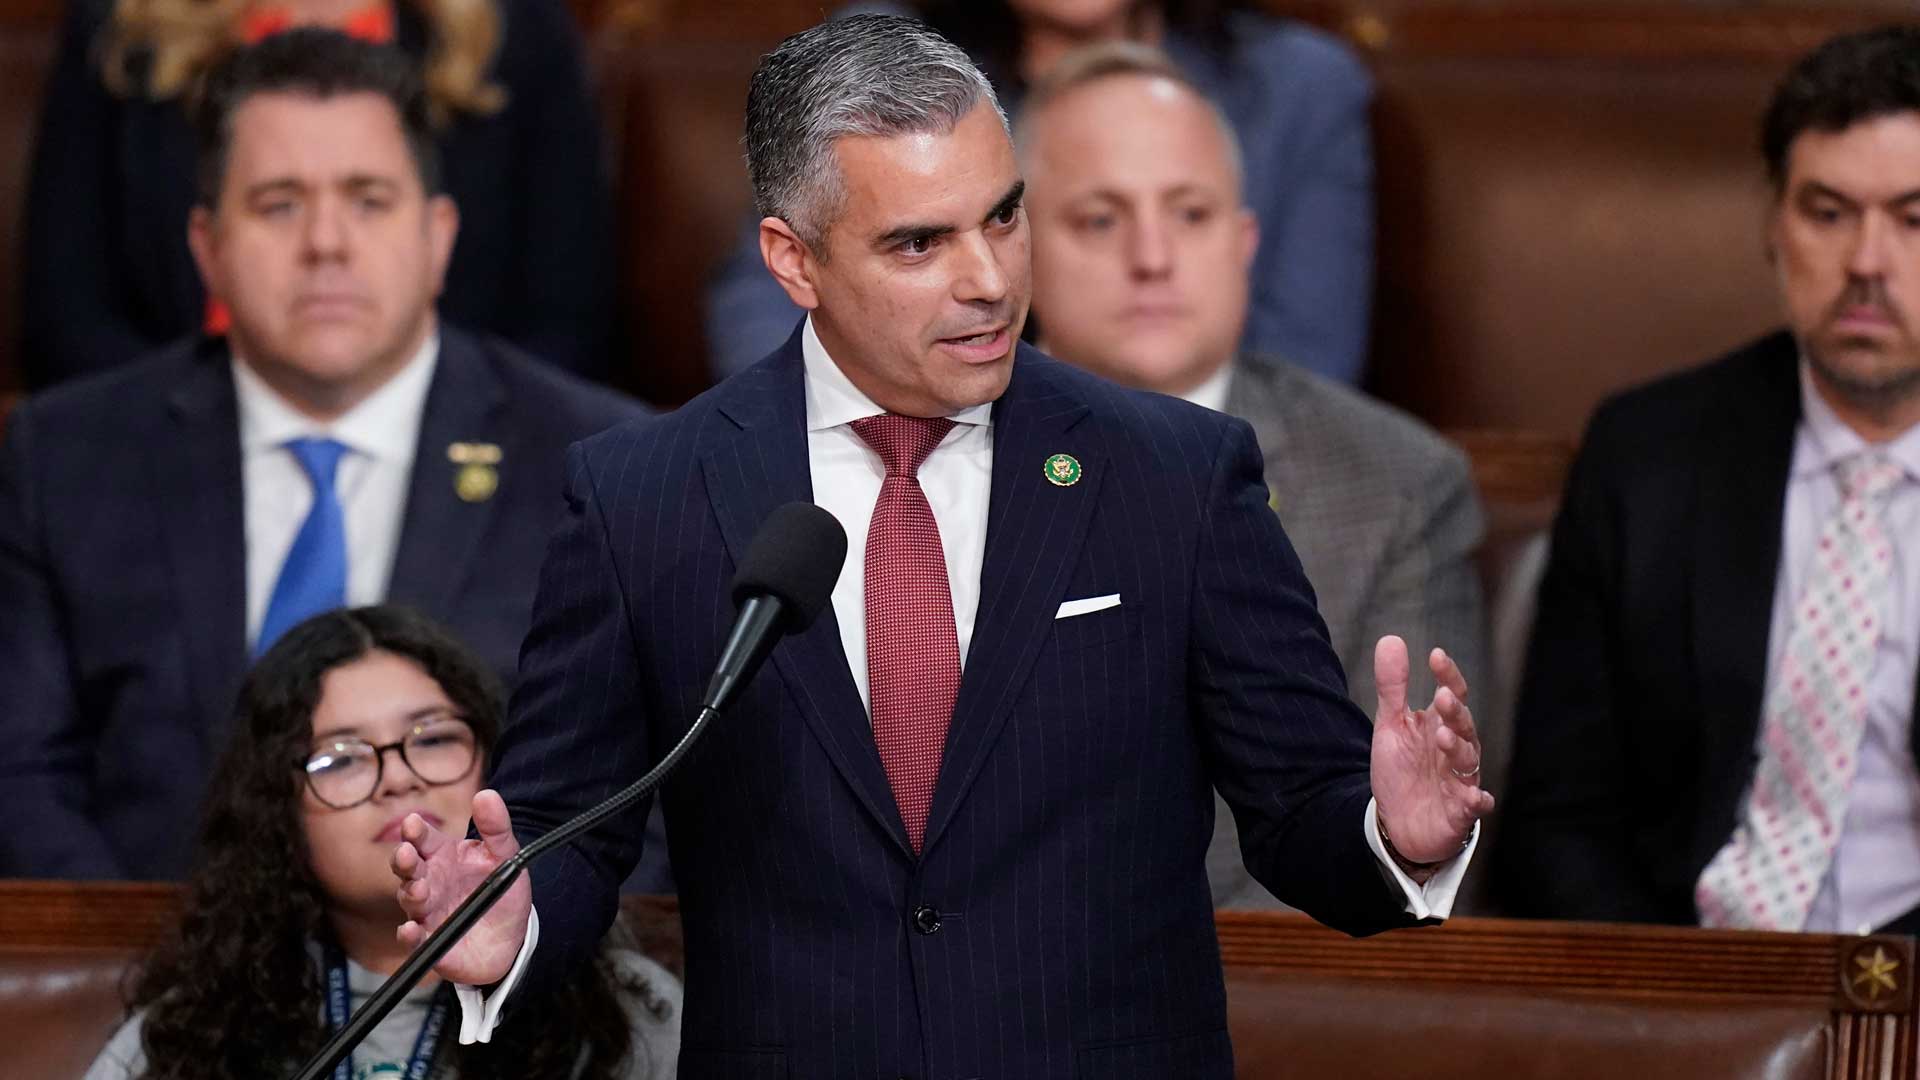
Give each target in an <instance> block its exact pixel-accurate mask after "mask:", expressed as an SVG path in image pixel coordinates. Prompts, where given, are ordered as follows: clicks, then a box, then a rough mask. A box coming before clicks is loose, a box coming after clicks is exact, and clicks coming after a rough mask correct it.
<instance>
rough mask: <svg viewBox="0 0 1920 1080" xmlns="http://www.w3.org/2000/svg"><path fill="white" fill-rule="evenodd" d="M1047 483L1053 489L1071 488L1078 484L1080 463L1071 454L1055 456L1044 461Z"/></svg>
mask: <svg viewBox="0 0 1920 1080" xmlns="http://www.w3.org/2000/svg"><path fill="white" fill-rule="evenodd" d="M1045 467H1046V472H1047V483H1049V484H1052V485H1053V486H1054V487H1072V486H1073V485H1075V484H1077V483H1079V482H1080V461H1079V459H1077V458H1075V457H1074V456H1073V455H1072V454H1055V455H1053V456H1052V457H1049V458H1048V459H1047V460H1046V466H1045Z"/></svg>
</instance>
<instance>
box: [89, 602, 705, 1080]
mask: <svg viewBox="0 0 1920 1080" xmlns="http://www.w3.org/2000/svg"><path fill="white" fill-rule="evenodd" d="M501 700H502V695H501V690H500V687H499V684H498V683H497V681H496V680H495V678H494V676H493V675H492V674H491V673H490V672H489V670H488V669H487V667H486V665H485V664H484V663H482V662H481V661H480V660H478V659H477V658H475V657H474V656H472V655H471V654H470V653H469V652H468V651H467V650H466V649H465V648H464V647H463V646H461V645H460V644H458V643H457V642H455V641H454V640H453V639H452V638H450V637H449V636H448V635H447V634H445V633H444V632H443V631H441V630H440V629H439V628H438V627H436V626H435V625H434V624H432V623H431V622H429V621H428V620H426V619H425V618H423V617H421V616H419V615H416V614H413V613H412V612H409V611H406V610H404V609H400V608H394V607H367V608H357V609H353V610H340V611H334V612H330V613H328V614H325V615H320V616H316V617H314V618H312V619H309V620H307V621H306V622H304V623H301V624H300V625H298V626H296V627H294V628H293V629H291V630H289V631H288V632H287V633H286V634H285V635H284V636H283V637H281V638H280V640H279V641H277V642H276V643H275V644H274V645H273V647H272V648H271V649H269V650H268V651H267V652H266V654H265V655H263V656H262V657H261V658H260V660H259V662H258V663H256V664H255V665H254V668H253V670H252V672H251V673H249V675H248V677H247V680H246V683H245V685H244V686H243V687H242V689H241V694H240V703H239V708H238V710H237V714H236V717H235V723H234V730H233V733H232V742H231V743H230V744H229V745H228V747H227V750H226V753H225V754H224V756H223V757H222V758H221V760H220V763H219V765H218V766H217V767H216V769H215V773H214V778H213V782H212V785H211V787H210V789H209V791H208V796H207V798H208V802H207V805H206V810H205V819H204V823H203V829H202V834H201V840H200V848H199V853H198V856H197V858H196V860H195V863H194V868H193V872H192V876H191V878H190V880H189V882H188V884H187V889H186V896H185V903H184V910H183V911H182V913H181V917H180V920H179V923H178V926H177V928H176V929H175V931H174V932H173V933H172V935H171V936H170V937H169V938H168V939H167V940H166V941H165V942H164V943H163V944H162V945H161V946H160V947H159V948H158V949H157V950H156V951H155V952H154V953H153V955H152V956H151V957H150V958H149V959H148V960H147V962H146V963H145V964H144V965H143V966H142V967H141V968H140V970H139V971H138V973H137V978H136V979H135V981H134V983H133V989H132V995H131V1006H132V1008H133V1010H134V1014H133V1016H132V1018H131V1019H129V1020H128V1021H127V1023H126V1024H125V1025H123V1026H122V1027H121V1029H120V1030H119V1032H117V1033H116V1034H115V1035H114V1037H113V1040H112V1041H111V1042H110V1043H109V1044H108V1046H107V1047H106V1049H105V1050H103V1051H102V1052H101V1054H100V1056H99V1058H98V1059H96V1060H95V1062H94V1064H93V1067H92V1068H91V1069H90V1070H89V1071H88V1073H87V1080H132V1078H141V1080H174V1078H179V1080H185V1078H188V1077H192V1078H196V1080H199V1078H231V1080H240V1078H242V1077H245V1078H248V1080H257V1078H258V1077H261V1076H272V1075H282V1074H286V1073H290V1072H292V1071H293V1069H294V1068H295V1067H297V1066H298V1065H299V1063H300V1062H301V1061H302V1060H303V1059H305V1058H306V1057H308V1056H309V1055H310V1054H311V1053H312V1052H313V1051H315V1050H317V1049H318V1048H319V1047H320V1045H321V1043H322V1042H324V1041H325V1040H326V1038H327V1036H328V1035H329V1034H330V1032H331V1031H332V1030H333V1029H334V1028H335V1027H337V1026H339V1025H340V1024H342V1023H344V1021H345V1018H346V1016H347V1014H349V1013H350V1012H351V1010H352V1009H353V1008H355V1007H357V1006H358V1005H359V1004H360V1002H361V1001H363V1000H364V999H365V998H366V997H367V996H368V995H370V994H371V993H372V992H373V991H374V990H375V989H376V988H377V987H378V986H379V985H380V982H381V980H382V979H384V978H385V976H386V975H387V974H388V973H390V972H391V971H393V970H394V969H395V968H397V967H399V966H400V964H401V962H402V961H403V960H404V959H405V958H406V955H407V950H406V949H405V948H404V947H402V946H401V945H399V944H398V942H396V940H395V938H394V930H395V928H396V927H398V926H399V925H400V923H401V922H403V921H405V920H404V916H403V915H402V914H401V912H400V906H399V903H398V901H397V900H396V898H395V890H396V889H397V887H398V883H397V882H396V880H395V879H394V876H393V874H392V872H391V871H390V870H389V869H388V860H389V859H390V858H391V856H392V854H393V849H394V846H395V843H396V842H397V837H398V836H399V831H400V823H401V821H403V820H404V819H405V818H406V816H407V815H408V814H410V813H418V814H420V815H422V816H423V817H425V818H427V819H428V820H429V821H432V822H433V823H434V824H435V826H436V827H438V828H441V829H444V830H447V831H450V832H453V833H455V834H459V833H464V832H465V831H466V828H467V813H468V809H467V808H468V807H469V806H470V805H471V804H472V801H473V796H474V793H475V792H476V791H478V790H480V788H481V786H482V780H483V778H484V774H485V772H486V767H487V760H486V759H487V752H488V750H489V749H490V748H491V747H492V746H493V745H494V743H495V741H496V739H497V737H498V735H499V730H500V722H501V712H502V705H501ZM618 932H619V931H617V930H616V933H618ZM520 1008H521V1009H523V1010H524V1011H516V1012H515V1014H514V1015H512V1016H511V1017H510V1018H509V1019H508V1020H506V1021H505V1022H503V1024H502V1026H501V1027H500V1029H499V1030H498V1031H497V1032H496V1033H495V1034H494V1036H493V1039H492V1041H491V1042H489V1043H477V1044H473V1045H469V1046H460V1045H457V1043H458V1040H457V1037H456V1036H457V1035H458V1031H459V1021H460V1011H459V1007H458V1005H457V1004H456V1003H455V1002H454V1001H453V993H452V987H450V986H446V985H444V984H437V983H435V982H434V981H433V977H432V976H429V981H428V982H427V983H426V984H424V985H423V986H421V987H420V988H419V989H417V990H415V991H414V992H413V993H412V994H410V995H409V996H408V997H407V998H406V999H405V1001H403V1002H402V1003H401V1005H400V1006H399V1007H397V1008H396V1009H394V1011H393V1012H392V1013H390V1014H389V1015H388V1016H387V1018H386V1019H385V1020H384V1021H382V1023H381V1024H380V1026H379V1027H377V1028H375V1029H374V1032H373V1034H372V1036H371V1037H370V1038H368V1040H367V1041H366V1042H365V1043H363V1044H362V1045H361V1046H360V1047H359V1048H358V1049H357V1050H355V1052H354V1054H353V1056H352V1058H351V1059H350V1062H349V1064H347V1065H345V1066H343V1069H342V1071H340V1072H338V1073H336V1076H337V1077H339V1078H341V1080H379V1078H382V1077H402V1076H406V1077H410V1078H411V1077H416V1076H421V1077H433V1078H436V1080H452V1078H454V1077H458V1078H459V1080H478V1078H483V1077H503V1078H504V1077H516V1078H517V1077H541V1078H546V1077H567V1078H575V1080H587V1078H593V1080H603V1078H604V1080H616V1078H636V1080H637V1078H642V1077H669V1076H672V1075H673V1072H674V1062H675V1059H676V1058H677V1056H678V1053H679V1027H680V985H679V983H678V982H677V981H676V980H675V979H674V977H673V976H672V975H670V974H668V973H667V972H666V971H665V970H664V969H663V968H661V967H660V966H659V965H657V964H655V963H653V962H652V961H650V960H648V959H646V958H645V957H644V956H642V955H640V953H639V952H638V951H636V950H633V949H630V948H618V947H615V946H613V945H612V944H611V943H610V944H609V946H608V947H607V949H606V950H605V951H603V953H602V955H601V957H600V960H599V962H598V963H597V964H596V965H594V966H593V967H590V968H587V969H584V970H582V971H580V972H578V973H577V974H576V975H575V977H574V978H573V979H572V981H570V982H569V983H568V984H567V985H566V986H565V987H564V988H563V989H562V990H561V991H560V992H559V993H558V994H556V995H553V996H551V997H549V998H547V999H546V1000H538V1001H529V1002H526V1003H524V1005H523V1006H521V1007H520Z"/></svg>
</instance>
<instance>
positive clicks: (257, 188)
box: [246, 176, 307, 199]
mask: <svg viewBox="0 0 1920 1080" xmlns="http://www.w3.org/2000/svg"><path fill="white" fill-rule="evenodd" d="M306 187H307V186H306V185H305V184H303V183H301V182H300V181H298V180H296V179H294V178H293V177H291V176H280V177H275V178H274V179H272V180H262V181H260V182H259V183H256V184H249V185H247V191H246V197H247V198H249V199H257V198H259V197H260V196H262V195H279V194H283V193H286V192H294V191H305V190H306Z"/></svg>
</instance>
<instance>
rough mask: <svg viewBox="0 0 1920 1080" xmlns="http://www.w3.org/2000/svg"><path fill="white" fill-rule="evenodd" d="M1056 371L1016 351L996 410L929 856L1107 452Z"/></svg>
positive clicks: (1041, 614) (1008, 696) (1044, 612)
mask: <svg viewBox="0 0 1920 1080" xmlns="http://www.w3.org/2000/svg"><path fill="white" fill-rule="evenodd" d="M1054 369H1055V361H1052V360H1048V359H1046V358H1044V357H1040V356H1039V355H1038V354H1036V353H1034V352H1032V351H1030V350H1028V349H1027V348H1026V347H1025V346H1022V347H1021V353H1020V356H1019V357H1018V360H1017V362H1016V364H1015V367H1014V373H1013V380H1012V382H1011V383H1010V384H1009V385H1008V387H1007V392H1006V393H1005V394H1003V395H1001V397H1000V400H999V401H998V402H996V403H995V404H994V407H993V481H992V483H993V490H992V495H991V498H990V501H989V505H988V511H987V547H986V557H985V559H984V562H983V565H982V566H981V570H980V607H979V610H978V612H977V613H976V615H975V617H974V621H973V641H972V644H971V645H970V646H969V648H968V650H967V661H966V670H965V672H964V673H963V674H962V677H961V680H960V696H959V698H958V699H957V700H956V701H955V702H954V707H953V719H952V721H951V723H950V724H949V725H948V728H947V743H946V749H945V751H944V752H943V753H942V755H941V761H940V778H939V781H938V783H937V784H936V785H935V787H934V792H933V805H932V806H931V807H930V808H929V811H928V817H927V834H926V843H925V846H924V849H923V850H931V849H932V848H933V845H934V844H935V843H936V842H937V841H938V840H939V838H940V835H941V833H942V832H943V831H944V830H945V828H946V826H947V824H948V823H949V822H950V821H951V820H952V819H953V815H954V810H955V808H956V807H958V806H959V804H960V802H961V800H962V799H964V798H965V797H966V792H967V789H968V788H969V787H970V786H971V785H972V783H973V780H974V778H975V777H976V776H977V775H979V772H980V767H981V765H982V764H983V763H984V762H985V760H986V756H987V752H988V751H989V750H990V749H991V748H992V746H993V743H994V740H995V738H996V737H997V736H998V735H999V733H1000V730H1001V728H1002V727H1004V726H1005V724H1006V722H1007V716H1008V712H1009V707H1010V706H1011V704H1012V701H1013V698H1014V696H1015V695H1016V694H1017V693H1018V692H1019V690H1020V687H1021V685H1022V684H1023V683H1024V682H1025V681H1026V678H1027V674H1028V672H1029V671H1031V670H1032V667H1033V662H1034V657H1035V656H1036V655H1037V654H1038V652H1039V649H1040V643H1041V641H1042V640H1043V639H1044V638H1045V637H1046V635H1047V633H1048V631H1049V630H1050V629H1051V628H1052V626H1053V619H1054V615H1055V613H1056V612H1057V611H1058V610H1059V606H1060V601H1061V598H1062V594H1063V593H1064V592H1065V590H1066V587H1067V581H1068V578H1069V576H1070V575H1071V574H1072V572H1073V567H1074V565H1075V563H1076V561H1077V560H1078V557H1079V553H1080V543H1081V539H1082V538H1083V537H1084V536H1085V535H1086V529H1087V523H1088V521H1089V520H1090V519H1091V516H1092V510H1093V506H1094V500H1095V497H1096V496H1097V495H1098V494H1099V491H1100V484H1101V481H1102V478H1103V477H1104V475H1105V473H1106V468H1105V465H1106V460H1107V455H1106V450H1105V446H1104V444H1103V443H1102V442H1101V441H1100V438H1099V435H1098V433H1097V430H1096V428H1095V426H1094V425H1091V424H1089V425H1084V426H1082V425H1080V421H1081V420H1082V419H1083V418H1084V417H1085V416H1086V415H1087V412H1088V408H1087V404H1086V402H1085V400H1084V399H1082V398H1081V397H1080V396H1079V395H1077V394H1074V393H1072V392H1071V391H1069V390H1068V389H1066V388H1065V386H1064V385H1062V384H1061V383H1060V382H1059V381H1057V380H1056V379H1055V378H1054V377H1053V376H1054ZM1055 454H1068V455H1071V456H1072V457H1073V458H1074V459H1075V460H1077V461H1078V462H1079V463H1080V470H1081V471H1080V477H1079V479H1078V481H1077V482H1075V483H1073V484H1071V485H1070V486H1065V487H1063V486H1059V485H1057V484H1055V483H1053V482H1052V481H1050V480H1049V479H1048V475H1047V471H1046V469H1045V465H1046V463H1047V462H1048V460H1049V459H1050V458H1051V457H1053V455H1055ZM869 741H871V740H869Z"/></svg>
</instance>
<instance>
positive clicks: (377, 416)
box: [230, 333, 440, 466]
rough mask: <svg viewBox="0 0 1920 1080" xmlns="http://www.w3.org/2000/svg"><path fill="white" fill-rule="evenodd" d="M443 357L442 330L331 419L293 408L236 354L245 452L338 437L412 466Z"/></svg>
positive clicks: (234, 364) (352, 446)
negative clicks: (362, 398)
mask: <svg viewBox="0 0 1920 1080" xmlns="http://www.w3.org/2000/svg"><path fill="white" fill-rule="evenodd" d="M439 362H440V335H439V334H438V333H433V334H428V335H427V339H426V340H425V341H424V342H421V344H420V350H419V351H418V352H416V353H414V354H413V357H412V359H410V360H408V361H407V362H406V364H405V365H403V366H402V367H401V368H400V370H399V371H398V372H397V373H395V374H394V376H393V377H392V378H390V379H388V380H387V381H386V382H385V383H384V384H382V385H381V386H380V388H379V389H377V390H375V391H374V392H373V393H371V394H369V395H367V398H366V400H365V401H362V402H361V403H360V404H358V405H355V406H354V407H353V408H352V409H349V410H348V411H347V412H346V414H345V415H343V416H341V417H340V418H339V419H337V420H335V421H333V422H332V423H330V424H328V423H322V422H320V421H318V420H315V419H313V418H312V417H310V416H307V415H305V414H304V413H302V412H300V411H299V410H298V409H296V408H294V407H293V406H292V405H291V404H290V403H289V402H288V401H287V400H286V399H285V398H283V397H281V396H280V395H279V394H278V393H277V392H275V391H274V389H273V388H272V387H270V386H268V385H267V383H266V380H264V379H262V378H261V377H260V376H259V375H257V374H255V373H254V371H253V369H252V368H250V367H248V366H247V364H246V362H245V361H244V360H242V359H241V358H240V356H239V354H238V353H234V354H233V355H232V359H231V361H230V363H231V364H232V367H233V389H234V394H235V397H236V399H237V404H238V406H239V414H240V452H241V453H242V454H243V455H247V456H251V455H254V454H259V453H265V452H267V451H271V450H276V449H278V448H280V447H281V446H284V445H286V443H287V441H288V440H290V439H299V438H306V437H315V436H318V437H326V438H332V439H337V440H339V441H340V442H342V443H345V444H346V446H347V448H348V449H350V450H352V451H354V452H355V453H357V454H362V455H365V456H367V457H370V458H374V459H377V460H379V461H385V462H390V463H392V464H396V465H404V466H411V465H412V463H413V455H414V450H415V447H416V446H417V445H418V443H419V441H420V420H421V417H422V416H423V415H424V414H425V412H426V407H427V391H428V390H429V389H431V388H432V386H433V373H434V369H435V368H436V367H437V366H438V365H439Z"/></svg>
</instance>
